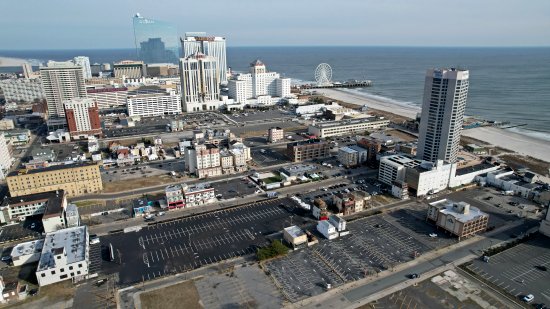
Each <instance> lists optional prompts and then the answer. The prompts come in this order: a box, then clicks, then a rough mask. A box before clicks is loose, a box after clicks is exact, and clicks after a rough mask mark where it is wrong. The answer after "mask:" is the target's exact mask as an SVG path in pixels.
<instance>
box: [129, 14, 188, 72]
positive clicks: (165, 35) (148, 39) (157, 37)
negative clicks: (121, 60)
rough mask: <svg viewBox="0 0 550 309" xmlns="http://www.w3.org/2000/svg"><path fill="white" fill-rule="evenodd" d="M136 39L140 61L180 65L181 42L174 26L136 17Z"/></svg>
mask: <svg viewBox="0 0 550 309" xmlns="http://www.w3.org/2000/svg"><path fill="white" fill-rule="evenodd" d="M134 37H135V43H136V51H137V56H138V58H139V60H141V61H143V62H145V63H178V59H179V42H178V33H177V31H176V27H174V26H173V25H172V24H170V23H167V22H163V21H159V20H153V19H148V18H144V17H142V16H141V15H139V13H138V14H136V15H135V16H134Z"/></svg>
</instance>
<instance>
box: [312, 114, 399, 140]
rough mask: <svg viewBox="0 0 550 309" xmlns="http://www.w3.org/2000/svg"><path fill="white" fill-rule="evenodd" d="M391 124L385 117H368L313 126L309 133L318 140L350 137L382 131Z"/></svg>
mask: <svg viewBox="0 0 550 309" xmlns="http://www.w3.org/2000/svg"><path fill="white" fill-rule="evenodd" d="M389 124H390V121H389V120H388V119H384V118H383V117H368V118H361V119H353V120H340V121H330V122H320V123H316V124H312V125H310V126H309V127H308V129H307V131H308V133H309V134H311V135H315V136H317V137H318V138H327V137H331V136H339V135H350V134H358V133H364V132H365V131H373V130H380V129H384V128H386V127H387V126H388V125H389Z"/></svg>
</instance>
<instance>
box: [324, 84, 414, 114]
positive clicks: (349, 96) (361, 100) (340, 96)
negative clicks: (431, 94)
mask: <svg viewBox="0 0 550 309" xmlns="http://www.w3.org/2000/svg"><path fill="white" fill-rule="evenodd" d="M318 92H319V93H323V94H324V96H326V97H329V98H331V99H334V100H338V101H344V102H347V103H351V104H356V105H367V107H368V108H372V109H379V110H383V111H386V112H390V113H394V114H397V115H400V116H403V117H407V118H416V114H417V113H419V112H420V107H414V106H406V105H400V104H397V103H392V102H386V101H382V100H377V99H374V98H370V97H367V96H364V95H361V94H360V93H352V92H348V91H344V90H337V89H319V90H318Z"/></svg>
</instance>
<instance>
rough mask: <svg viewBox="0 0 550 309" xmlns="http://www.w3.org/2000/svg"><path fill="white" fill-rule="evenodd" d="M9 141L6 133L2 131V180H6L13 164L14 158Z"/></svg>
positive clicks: (0, 171) (0, 137) (0, 174)
mask: <svg viewBox="0 0 550 309" xmlns="http://www.w3.org/2000/svg"><path fill="white" fill-rule="evenodd" d="M9 147H10V146H9V144H8V141H7V140H6V137H5V136H4V132H1V131H0V179H4V178H5V177H6V174H7V173H8V171H9V169H10V167H11V165H12V163H13V157H12V156H11V151H10V148H9Z"/></svg>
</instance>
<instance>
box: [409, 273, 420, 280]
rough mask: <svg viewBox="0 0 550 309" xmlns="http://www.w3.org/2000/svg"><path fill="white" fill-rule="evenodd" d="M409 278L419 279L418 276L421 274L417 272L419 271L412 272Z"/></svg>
mask: <svg viewBox="0 0 550 309" xmlns="http://www.w3.org/2000/svg"><path fill="white" fill-rule="evenodd" d="M409 278H410V279H418V278H420V275H419V274H417V273H414V274H410V275H409Z"/></svg>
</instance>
